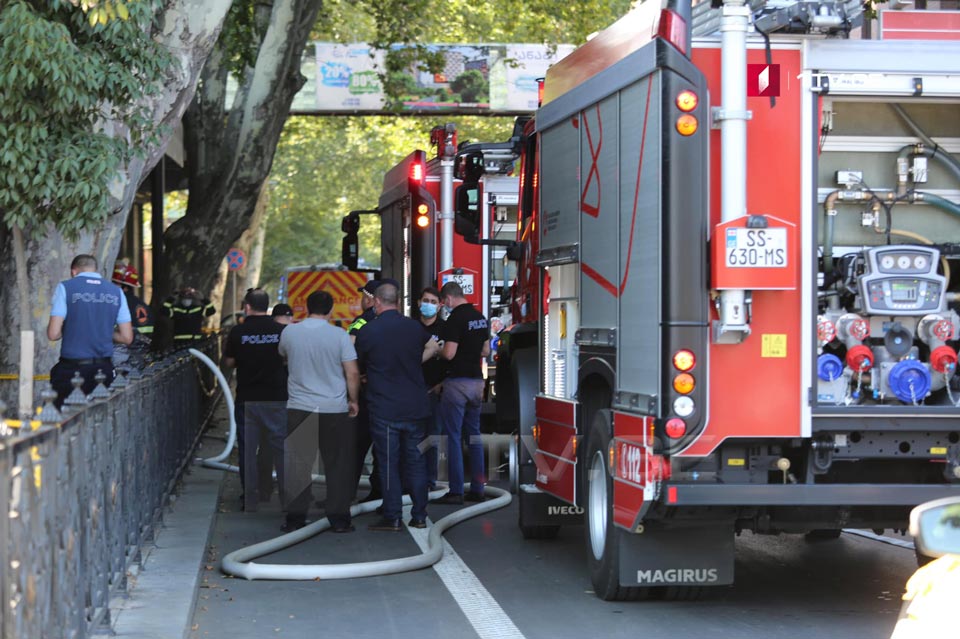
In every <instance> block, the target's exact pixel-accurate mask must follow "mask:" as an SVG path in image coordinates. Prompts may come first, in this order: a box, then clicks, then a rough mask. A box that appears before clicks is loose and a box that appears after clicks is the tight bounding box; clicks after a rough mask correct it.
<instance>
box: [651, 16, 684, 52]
mask: <svg viewBox="0 0 960 639" xmlns="http://www.w3.org/2000/svg"><path fill="white" fill-rule="evenodd" d="M657 36H658V37H660V38H663V39H664V40H666V41H667V42H669V43H670V44H672V45H673V46H675V47H676V48H677V49H678V50H679V51H680V53H682V54H684V55H689V53H690V50H689V48H688V45H689V43H688V42H687V21H686V20H684V19H683V18H681V17H680V16H679V15H678V14H676V13H674V12H673V11H671V10H669V9H664V10H663V11H661V12H660V24H659V25H658V27H657Z"/></svg>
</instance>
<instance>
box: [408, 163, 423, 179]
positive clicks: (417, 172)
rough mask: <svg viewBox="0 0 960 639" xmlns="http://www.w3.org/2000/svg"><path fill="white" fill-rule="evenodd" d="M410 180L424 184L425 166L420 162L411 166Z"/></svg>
mask: <svg viewBox="0 0 960 639" xmlns="http://www.w3.org/2000/svg"><path fill="white" fill-rule="evenodd" d="M410 179H411V180H413V181H414V182H420V183H421V184H422V183H423V164H422V163H420V162H412V163H411V164H410Z"/></svg>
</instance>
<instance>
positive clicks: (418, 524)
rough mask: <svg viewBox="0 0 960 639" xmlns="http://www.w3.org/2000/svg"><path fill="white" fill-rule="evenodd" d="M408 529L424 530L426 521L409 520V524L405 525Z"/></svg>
mask: <svg viewBox="0 0 960 639" xmlns="http://www.w3.org/2000/svg"><path fill="white" fill-rule="evenodd" d="M407 526H409V527H410V528H426V527H427V520H425V519H411V520H410V523H408V524H407Z"/></svg>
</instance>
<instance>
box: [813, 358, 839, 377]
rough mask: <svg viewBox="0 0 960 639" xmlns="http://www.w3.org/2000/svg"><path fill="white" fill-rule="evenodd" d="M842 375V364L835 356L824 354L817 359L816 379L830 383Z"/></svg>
mask: <svg viewBox="0 0 960 639" xmlns="http://www.w3.org/2000/svg"><path fill="white" fill-rule="evenodd" d="M841 375H843V362H842V361H841V360H840V358H839V357H837V356H836V355H831V354H830V353H824V354H823V355H821V356H820V357H818V358H817V377H819V378H820V379H822V380H823V381H825V382H832V381H833V380H835V379H837V378H838V377H840V376H841Z"/></svg>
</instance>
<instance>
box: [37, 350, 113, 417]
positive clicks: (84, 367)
mask: <svg viewBox="0 0 960 639" xmlns="http://www.w3.org/2000/svg"><path fill="white" fill-rule="evenodd" d="M77 371H79V372H80V376H81V377H83V386H81V387H80V390H81V391H83V394H84V395H89V394H90V393H92V392H93V389H94V388H96V386H97V380H96V379H95V377H96V375H97V371H103V374H104V375H106V376H107V379H106V380H105V381H104V382H103V384H104V386H110V384H111V383H112V382H113V380H114V378H115V377H116V374H115V372H114V370H113V362H111V361H110V360H104V361H103V362H102V363H96V364H69V363H66V362H63V361H59V362H57V363H56V364H54V365H53V368H51V369H50V386H52V387H53V390H55V391H57V399H56V400H55V401H54V404H56V407H57V408H61V407H62V406H63V401H64V400H65V399H66V398H67V395H69V394H70V393H72V392H73V384H72V383H71V382H70V380H72V379H73V376H74V374H75V373H76V372H77Z"/></svg>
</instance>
